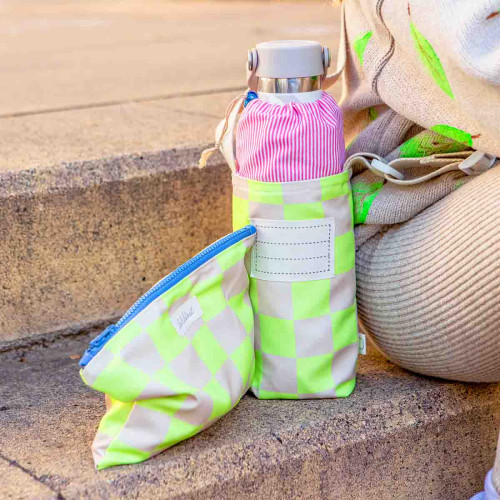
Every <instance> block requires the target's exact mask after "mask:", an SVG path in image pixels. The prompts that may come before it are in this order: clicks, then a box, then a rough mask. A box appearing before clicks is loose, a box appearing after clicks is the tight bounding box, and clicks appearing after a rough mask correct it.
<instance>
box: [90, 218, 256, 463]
mask: <svg viewBox="0 0 500 500" xmlns="http://www.w3.org/2000/svg"><path fill="white" fill-rule="evenodd" d="M255 232H256V230H255V228H254V227H253V226H247V227H244V228H242V229H240V230H238V231H236V232H234V233H232V234H230V235H229V236H226V237H225V238H222V239H221V240H219V241H217V242H216V243H214V244H213V245H211V246H209V247H208V248H206V249H205V250H203V251H202V252H201V253H200V254H198V255H197V256H196V257H194V258H192V259H191V260H190V261H188V262H187V263H185V264H183V265H182V266H181V267H179V268H178V269H177V270H176V271H174V272H173V273H172V274H170V275H169V276H167V277H166V278H164V279H163V280H161V281H160V282H159V283H157V284H156V285H155V286H154V287H153V288H151V289H150V290H149V291H148V292H147V293H146V294H145V295H144V296H143V297H141V298H140V299H139V300H138V301H137V302H136V303H135V304H134V305H133V306H132V307H131V308H130V309H129V311H128V312H127V313H126V314H125V315H124V316H123V317H122V318H121V319H120V321H118V323H116V324H115V325H112V326H110V327H108V328H107V329H106V330H105V331H104V332H103V333H102V334H101V335H99V336H98V337H97V338H96V339H94V340H93V341H92V342H91V343H90V346H89V349H88V350H87V351H86V352H85V354H84V356H83V357H82V359H81V361H80V366H81V371H80V374H81V377H82V379H83V381H84V382H85V383H86V384H87V385H89V386H90V387H92V388H93V389H96V390H98V391H100V392H103V393H105V394H106V396H107V397H106V402H107V412H106V414H105V415H104V417H103V419H102V421H101V423H100V425H99V429H98V431H97V435H96V437H95V440H94V443H93V446H92V451H93V455H94V461H95V463H96V467H97V468H98V469H103V468H106V467H110V466H113V465H121V464H132V463H137V462H141V461H143V460H146V459H147V458H149V457H151V456H153V455H155V454H157V453H160V452H161V451H163V450H165V449H167V448H169V447H170V446H172V445H174V444H176V443H178V442H180V441H182V440H184V439H187V438H189V437H191V436H193V435H195V434H197V433H198V432H200V431H201V430H203V429H205V428H206V427H208V426H209V425H211V424H212V423H214V422H215V421H216V420H217V419H218V418H220V417H222V416H223V415H225V414H226V413H227V412H229V411H230V410H231V409H232V408H233V407H234V406H235V405H236V404H237V403H238V401H239V400H240V398H241V397H242V396H243V395H244V394H245V392H246V391H247V390H248V388H249V386H250V381H251V377H252V373H253V368H254V349H253V341H254V323H253V311H252V306H251V303H250V299H249V294H248V285H249V280H248V273H247V270H246V267H245V256H246V255H247V253H248V252H249V250H250V248H251V247H252V245H253V243H254V240H255Z"/></svg>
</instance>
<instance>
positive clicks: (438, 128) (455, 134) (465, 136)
mask: <svg viewBox="0 0 500 500" xmlns="http://www.w3.org/2000/svg"><path fill="white" fill-rule="evenodd" d="M431 130H434V132H437V133H438V134H441V135H444V136H445V137H449V138H450V139H452V140H454V141H457V142H461V143H462V144H467V146H469V147H472V139H477V138H478V137H480V134H478V135H474V136H472V135H471V134H469V133H468V132H465V131H464V130H460V129H459V128H455V127H452V126H450V125H434V126H433V127H431Z"/></svg>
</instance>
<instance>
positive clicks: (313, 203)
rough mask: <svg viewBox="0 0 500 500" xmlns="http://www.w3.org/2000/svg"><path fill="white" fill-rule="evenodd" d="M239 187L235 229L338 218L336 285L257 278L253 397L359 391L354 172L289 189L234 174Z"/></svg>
mask: <svg viewBox="0 0 500 500" xmlns="http://www.w3.org/2000/svg"><path fill="white" fill-rule="evenodd" d="M233 188H234V192H233V225H234V229H238V228H240V227H243V226H245V225H247V224H249V223H250V221H252V220H255V219H260V220H262V219H265V220H273V221H276V220H285V221H291V220H300V221H306V220H307V221H311V220H318V219H319V220H321V219H325V218H331V217H333V218H334V219H335V244H334V247H335V256H334V257H335V259H334V262H335V277H334V278H331V279H323V280H318V281H296V282H293V283H290V282H280V281H264V280H260V279H255V278H250V298H251V300H252V306H253V309H254V314H255V373H254V376H253V380H252V391H253V392H254V393H255V395H256V396H257V397H258V398H261V399H303V398H329V397H346V396H348V395H349V394H351V392H352V391H353V390H354V387H355V383H356V381H355V372H356V363H357V356H358V328H357V311H356V278H355V265H354V258H355V248H354V233H353V218H352V193H351V189H350V183H349V172H345V173H342V174H338V175H335V176H331V177H327V178H323V179H317V180H310V181H301V182H290V183H267V182H257V181H252V180H249V179H245V178H242V177H240V176H238V175H234V176H233ZM258 237H259V230H258V229H257V238H258Z"/></svg>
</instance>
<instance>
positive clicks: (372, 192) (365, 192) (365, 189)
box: [352, 181, 384, 224]
mask: <svg viewBox="0 0 500 500" xmlns="http://www.w3.org/2000/svg"><path fill="white" fill-rule="evenodd" d="M383 185H384V182H383V181H380V182H372V183H368V182H363V181H357V182H354V183H353V184H352V195H353V199H354V224H364V223H365V221H366V218H367V217H368V213H369V212H370V208H371V206H372V203H373V201H374V200H375V198H376V197H377V195H378V193H379V192H380V190H381V189H382V186H383Z"/></svg>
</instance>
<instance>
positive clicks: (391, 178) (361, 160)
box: [344, 151, 497, 186]
mask: <svg viewBox="0 0 500 500" xmlns="http://www.w3.org/2000/svg"><path fill="white" fill-rule="evenodd" d="M496 162H497V158H496V157H495V156H492V155H489V154H487V153H485V152H483V151H461V152H457V153H446V154H435V155H431V156H425V157H423V158H397V159H396V160H393V161H391V162H390V163H387V162H386V161H384V159H383V158H382V157H380V156H378V155H376V154H373V153H358V154H355V155H353V156H351V157H350V158H349V159H348V160H347V161H346V164H345V166H344V170H347V169H352V167H353V166H354V165H361V166H364V167H366V168H368V169H369V170H371V171H372V172H373V173H375V174H376V175H378V176H379V177H383V178H384V179H385V180H387V181H388V182H391V183H392V184H397V185H400V186H414V185H416V184H421V183H422V182H426V181H429V180H431V179H435V178H436V177H439V176H441V175H443V174H445V173H447V172H453V171H459V170H462V171H463V172H464V173H466V174H467V175H478V174H481V173H483V172H485V171H486V170H489V169H490V168H492V167H493V166H494V165H495V164H496ZM419 167H431V168H435V169H436V170H434V171H433V172H430V173H429V174H427V175H423V176H421V177H416V178H412V179H406V178H405V175H404V171H408V170H411V169H412V168H419Z"/></svg>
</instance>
